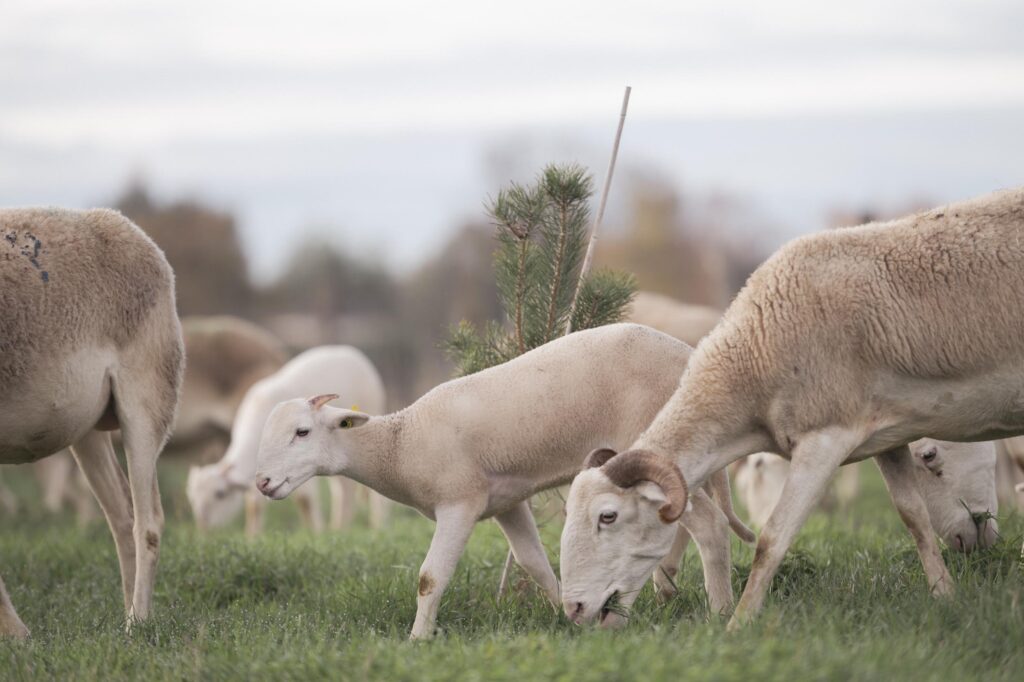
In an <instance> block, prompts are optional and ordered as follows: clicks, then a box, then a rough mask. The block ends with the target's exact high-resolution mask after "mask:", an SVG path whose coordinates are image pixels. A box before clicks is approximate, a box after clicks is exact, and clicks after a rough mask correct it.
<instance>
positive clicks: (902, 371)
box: [561, 189, 1024, 627]
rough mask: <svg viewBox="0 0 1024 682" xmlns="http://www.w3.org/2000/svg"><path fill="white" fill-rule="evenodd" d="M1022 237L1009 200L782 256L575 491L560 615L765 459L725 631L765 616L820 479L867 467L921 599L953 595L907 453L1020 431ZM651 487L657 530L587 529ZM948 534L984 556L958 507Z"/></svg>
mask: <svg viewBox="0 0 1024 682" xmlns="http://www.w3.org/2000/svg"><path fill="white" fill-rule="evenodd" d="M1022 237H1024V190H1019V189H1018V190H1012V191H1006V192H1001V193H996V194H992V195H988V196H985V197H982V198H980V199H975V200H972V201H968V202H964V203H960V204H954V205H950V206H947V207H944V208H939V209H936V210H933V211H929V212H926V213H922V214H919V215H915V216H912V217H909V218H904V219H902V220H897V221H893V222H890V223H883V224H870V225H864V226H861V227H855V228H849V229H845V230H838V231H832V232H826V233H821V234H816V235H811V236H808V237H804V238H801V239H798V240H795V241H794V242H792V243H790V244H789V245H787V246H785V247H783V248H782V249H781V250H780V251H779V252H778V253H776V254H775V255H774V256H772V258H770V259H769V260H768V261H767V262H766V263H764V264H763V265H762V266H761V267H759V268H758V269H757V270H756V271H755V272H754V273H753V274H752V275H751V276H750V279H749V281H748V282H747V285H746V286H745V287H744V289H743V290H742V291H741V292H740V293H739V295H738V296H737V297H736V299H735V301H734V302H733V303H732V305H731V306H730V307H729V309H728V310H727V311H726V312H725V315H724V317H723V319H722V322H721V323H719V325H718V326H717V327H716V328H715V330H714V331H713V332H711V334H710V335H709V336H708V337H707V338H705V339H704V340H703V341H702V342H701V343H700V345H699V346H698V347H697V349H696V351H695V352H694V355H693V358H692V360H691V361H690V364H689V366H688V367H687V370H686V372H685V373H684V375H683V377H682V379H681V381H680V385H679V389H678V390H677V391H676V393H675V395H674V396H673V397H672V398H671V399H670V400H669V401H668V402H667V403H666V405H665V407H664V409H662V411H661V412H660V413H659V414H658V416H657V418H656V419H655V420H654V421H653V422H652V423H651V425H650V427H649V428H648V429H647V430H646V431H645V432H644V433H643V435H642V436H641V437H640V438H638V439H637V440H636V442H635V443H634V444H633V446H632V448H631V449H630V451H629V452H626V453H623V454H621V455H619V456H618V457H615V458H613V459H612V460H611V461H609V462H608V464H606V465H605V466H603V467H600V468H593V469H590V470H588V471H586V472H584V473H582V474H581V475H580V476H579V477H577V479H576V481H575V482H574V484H573V486H572V489H571V490H570V494H569V500H568V505H567V513H568V517H567V521H566V525H565V528H564V531H563V537H562V557H561V558H562V571H563V572H562V578H563V580H564V583H565V600H566V610H567V611H568V612H572V613H576V611H577V610H581V611H582V614H581V615H580V617H579V620H589V619H593V618H595V617H596V616H597V614H598V613H600V610H601V608H602V605H604V604H605V601H606V600H607V599H608V597H609V596H610V595H611V594H612V592H614V591H615V590H616V589H636V588H637V587H639V585H636V584H634V583H633V582H631V580H630V576H636V575H639V574H640V573H641V571H640V570H639V568H638V567H637V566H635V565H634V564H637V563H639V564H644V563H646V564H650V563H652V560H650V559H643V560H640V559H636V558H635V554H636V548H637V547H638V546H639V545H641V544H642V545H643V546H644V547H646V548H649V549H648V550H647V551H646V553H647V554H649V555H651V556H654V555H659V556H660V555H663V554H664V553H665V552H667V551H668V549H669V547H670V545H671V543H672V540H673V535H674V532H673V529H672V527H671V525H670V522H671V521H673V520H674V519H675V518H677V517H678V516H679V514H680V513H681V512H682V510H683V509H684V508H685V506H686V501H687V493H686V490H687V489H686V485H687V483H689V485H690V486H698V485H700V484H702V483H703V482H704V481H705V480H706V479H707V478H708V476H709V475H710V474H711V473H713V472H715V471H718V470H719V469H721V468H722V467H725V466H726V465H728V464H729V463H730V462H732V461H734V460H736V459H738V458H740V457H743V456H746V455H749V454H752V453H754V452H761V451H769V452H777V453H780V454H783V455H785V456H786V457H788V458H789V459H790V461H791V462H792V465H791V467H790V473H789V477H788V478H787V480H786V484H785V486H784V488H783V493H782V497H781V501H780V503H779V505H778V506H777V507H776V508H775V510H774V511H773V512H772V515H771V518H770V519H769V520H768V523H767V524H766V526H765V529H764V532H763V533H762V534H761V537H760V539H759V541H758V549H757V553H756V555H755V558H754V564H753V568H752V571H751V575H750V579H749V580H748V582H747V585H746V588H745V590H744V593H743V597H742V599H741V600H740V603H739V605H738V606H737V609H736V613H735V614H734V616H733V620H732V621H731V623H730V626H731V627H736V626H738V625H739V624H741V623H742V622H744V621H746V620H747V619H749V618H750V617H752V615H753V614H754V613H756V612H757V611H758V610H759V609H760V607H761V604H762V602H763V599H764V595H765V593H766V591H767V589H768V586H769V584H770V582H771V579H772V576H773V575H774V574H775V571H776V569H777V568H778V565H779V563H780V562H781V561H782V558H783V556H784V554H785V552H786V550H787V549H788V547H789V545H790V543H791V542H792V541H793V538H794V537H795V535H796V533H797V531H798V530H799V528H800V527H801V525H802V524H803V522H804V520H805V519H806V518H807V515H808V514H809V513H810V511H811V509H812V508H813V506H814V504H815V503H816V502H817V500H818V499H819V498H820V496H821V495H822V493H823V491H824V489H825V487H826V485H827V483H828V481H829V480H830V478H831V477H832V474H833V472H835V470H836V469H837V468H838V467H839V465H840V464H842V463H844V462H856V461H860V460H862V459H866V458H869V457H875V458H876V461H877V462H878V465H879V467H880V469H881V470H882V474H883V476H884V477H885V480H886V483H887V485H888V487H889V490H890V493H891V497H892V499H893V502H894V503H895V505H896V508H897V510H898V511H899V513H900V516H901V517H902V519H903V520H904V522H905V523H906V525H907V527H908V528H909V529H910V531H911V534H912V535H913V537H914V540H915V542H916V544H917V549H918V552H919V554H920V556H921V560H922V563H923V565H924V570H925V574H926V576H927V578H928V584H929V586H930V588H931V589H932V590H933V591H935V592H936V593H940V594H945V593H949V592H950V591H951V590H952V589H953V583H952V579H951V577H950V575H949V572H948V570H947V569H946V566H945V564H944V563H943V561H942V556H941V554H940V553H939V547H938V544H937V543H936V541H935V538H934V534H933V533H932V531H931V528H930V525H929V519H928V511H927V506H926V504H925V501H924V499H923V497H922V494H921V492H920V491H919V490H918V488H917V487H916V485H915V480H916V479H915V475H914V468H913V467H914V465H913V461H912V459H911V458H910V455H909V452H908V448H907V447H906V444H907V443H909V442H911V441H913V440H915V439H918V438H921V437H924V436H925V435H928V436H931V437H935V438H941V439H943V440H956V441H971V440H991V439H994V438H1001V437H1009V436H1013V435H1017V434H1019V433H1022V432H1024V404H1022V403H1021V399H1020V395H1021V385H1022V383H1024V376H1022V374H1021V368H1022V367H1024V310H1022V305H1021V301H1022V300H1024V249H1021V248H1020V243H1021V239H1022ZM666 469H667V471H666ZM654 476H657V477H658V478H657V480H659V481H663V482H664V483H665V485H666V486H668V487H667V488H666V487H665V486H662V487H661V488H660V490H661V491H662V494H663V495H664V497H665V499H666V503H665V505H664V507H663V508H662V509H661V514H660V518H659V515H657V514H652V513H649V512H645V513H643V514H641V515H639V516H636V517H630V518H627V519H623V522H622V523H618V524H613V525H612V526H608V527H604V526H603V525H602V526H600V528H601V530H602V532H601V533H600V534H598V533H596V532H595V531H596V530H597V529H598V528H599V523H600V522H599V518H598V516H599V515H600V514H602V513H610V512H611V511H613V510H614V508H615V507H616V506H618V505H620V504H627V503H629V504H633V503H634V502H633V501H634V500H635V499H636V498H637V496H638V495H639V494H641V492H640V491H639V490H638V487H637V486H636V485H635V484H636V483H637V482H638V481H644V480H651V478H650V477H654ZM645 477H646V478H645ZM648 494H649V491H648ZM598 501H600V503H598ZM957 525H958V526H959V527H960V531H959V532H960V535H961V542H962V543H963V545H964V547H965V548H968V547H972V546H978V545H981V546H984V545H985V544H986V543H987V542H988V535H987V533H986V532H982V531H981V530H980V529H978V528H977V527H976V525H975V522H974V518H973V517H972V514H971V512H970V511H969V510H964V511H963V513H961V514H960V515H959V520H958V523H957ZM986 527H989V526H988V525H986ZM992 527H993V530H994V524H992ZM606 530H607V531H609V532H604V531H606ZM641 538H647V539H645V540H643V541H641ZM597 566H600V567H601V569H602V570H601V573H600V575H599V576H598V575H596V574H595V567H597Z"/></svg>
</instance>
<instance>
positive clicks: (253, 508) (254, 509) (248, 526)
mask: <svg viewBox="0 0 1024 682" xmlns="http://www.w3.org/2000/svg"><path fill="white" fill-rule="evenodd" d="M266 508H267V498H265V497H263V495H261V494H260V493H259V492H258V491H257V490H256V486H252V487H250V488H246V490H245V534H246V536H247V537H250V538H254V537H256V536H257V535H259V534H260V533H261V532H263V512H264V511H265V510H266Z"/></svg>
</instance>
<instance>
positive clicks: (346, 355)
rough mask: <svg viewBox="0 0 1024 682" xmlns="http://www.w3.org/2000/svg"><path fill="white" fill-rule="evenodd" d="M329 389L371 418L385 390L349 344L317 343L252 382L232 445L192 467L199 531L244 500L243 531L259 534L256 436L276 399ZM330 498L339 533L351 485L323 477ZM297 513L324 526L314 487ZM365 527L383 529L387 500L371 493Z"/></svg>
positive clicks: (190, 489)
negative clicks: (211, 460) (215, 457)
mask: <svg viewBox="0 0 1024 682" xmlns="http://www.w3.org/2000/svg"><path fill="white" fill-rule="evenodd" d="M326 391H334V392H337V393H338V394H340V395H341V396H342V400H344V401H345V404H346V405H347V406H350V405H358V406H359V407H360V408H361V409H364V410H365V411H366V412H367V413H369V414H381V413H383V412H384V407H385V405H384V385H383V384H382V383H381V380H380V375H378V374H377V370H376V369H375V368H374V366H373V364H372V363H371V362H370V361H369V360H368V359H367V358H366V356H365V355H363V354H362V353H361V352H360V351H358V350H356V349H355V348H352V347H351V346H323V347H320V348H314V349H312V350H308V351H306V352H305V353H302V354H300V355H298V356H296V357H295V358H294V359H292V360H291V361H289V362H288V363H287V364H285V365H284V366H283V367H281V368H280V370H279V371H278V372H276V373H274V374H272V375H270V376H267V377H264V378H263V379H260V380H259V381H257V382H255V383H253V384H252V385H251V387H250V388H249V389H248V391H246V392H245V395H244V397H243V398H242V399H241V404H240V405H239V407H238V414H237V417H236V418H235V419H234V425H233V426H232V429H231V444H230V445H229V446H228V450H227V452H226V453H225V454H224V457H223V459H221V460H220V461H219V462H216V463H214V464H210V465H207V466H202V467H196V466H194V467H192V468H191V469H190V471H189V474H188V482H187V485H186V493H187V495H188V499H189V502H190V504H191V505H192V512H193V514H194V515H195V519H196V523H197V524H198V525H199V527H200V528H214V527H217V526H221V525H223V524H225V523H227V522H228V521H230V520H231V519H232V518H233V517H234V515H235V514H236V513H237V512H238V510H239V509H240V508H241V505H242V498H243V495H246V496H247V503H246V532H247V533H249V534H250V535H254V534H256V533H258V532H259V531H260V529H261V527H262V524H263V509H264V506H265V505H266V501H265V500H264V499H263V498H262V496H260V495H259V494H258V493H257V492H256V490H255V488H254V487H253V485H252V484H253V480H254V479H253V477H254V475H255V473H256V450H257V446H258V444H259V438H260V433H261V432H262V431H263V425H264V423H265V422H266V420H267V416H268V415H269V414H270V411H271V410H272V409H273V407H274V406H275V405H276V404H277V403H279V402H282V401H285V400H289V399H292V398H297V397H300V396H308V395H310V394H316V393H324V392H326ZM329 484H330V487H331V493H332V497H333V498H334V499H335V503H334V504H332V518H331V525H332V526H333V527H335V528H341V527H343V526H344V525H346V524H347V523H348V521H349V520H350V519H351V517H352V514H353V504H354V501H355V493H356V484H355V483H354V482H352V481H350V480H348V479H341V478H334V479H330V480H329ZM297 501H298V503H299V509H300V511H301V513H302V515H303V518H304V520H305V521H306V524H307V525H308V526H310V527H311V528H312V529H313V530H314V531H316V532H319V531H320V530H322V528H323V521H322V519H321V515H320V502H319V494H318V488H317V486H316V485H315V484H313V485H309V486H305V487H304V488H303V489H302V490H301V491H300V493H299V496H298V499H297ZM370 512H371V523H372V525H373V526H374V527H375V528H376V527H379V526H380V525H382V524H383V522H384V519H385V516H386V513H387V506H386V501H385V500H384V499H383V498H382V497H381V496H380V495H377V494H374V493H371V496H370Z"/></svg>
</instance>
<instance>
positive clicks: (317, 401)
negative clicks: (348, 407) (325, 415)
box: [309, 393, 340, 410]
mask: <svg viewBox="0 0 1024 682" xmlns="http://www.w3.org/2000/svg"><path fill="white" fill-rule="evenodd" d="M339 397H340V396H339V395H338V394H337V393H325V394H324V395H318V396H316V397H314V398H310V399H309V406H310V407H312V408H313V409H314V410H319V409H320V408H321V407H323V406H324V405H326V404H327V403H329V402H331V401H332V400H337V399H338V398H339Z"/></svg>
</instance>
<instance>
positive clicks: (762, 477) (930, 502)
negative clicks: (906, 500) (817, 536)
mask: <svg viewBox="0 0 1024 682" xmlns="http://www.w3.org/2000/svg"><path fill="white" fill-rule="evenodd" d="M909 448H910V454H911V456H912V460H913V462H914V475H915V478H916V483H917V488H918V490H919V491H920V492H921V494H922V497H924V501H925V504H926V505H927V507H928V518H929V519H930V520H931V525H932V528H933V529H934V530H935V532H936V533H938V535H939V537H941V538H943V539H944V540H945V541H946V543H947V544H948V545H949V546H950V547H952V548H953V549H955V550H958V551H965V550H966V549H968V547H967V546H965V545H964V539H963V536H962V535H961V531H962V526H961V520H962V515H963V513H964V511H965V509H968V510H976V511H978V512H979V513H983V512H987V513H988V514H993V515H994V514H995V513H996V512H997V511H998V508H999V501H998V499H997V497H996V487H995V468H996V446H995V443H992V442H990V441H982V442H980V443H952V442H949V441H940V440H933V439H931V438H922V439H921V440H916V441H914V442H913V443H911V444H910V445H909ZM741 461H742V464H743V466H741V467H740V468H739V469H737V470H736V472H735V477H734V479H733V480H734V482H735V486H736V493H737V495H739V497H740V499H741V500H743V504H744V506H745V507H746V508H747V512H748V513H749V515H750V520H751V522H752V523H753V525H754V526H756V527H757V528H763V527H764V525H765V524H766V523H767V522H768V519H769V517H770V516H771V513H772V510H773V509H774V508H775V505H776V504H778V501H779V497H780V496H781V495H782V489H783V486H784V485H785V483H786V476H788V475H789V461H788V460H786V459H785V458H783V457H779V456H778V455H773V454H770V453H767V452H759V453H756V454H753V455H750V456H749V457H747V458H745V459H744V460H741ZM856 466H857V465H855V464H851V465H847V466H845V467H843V468H842V469H840V475H842V473H843V472H844V471H846V470H849V469H854V468H855V467H856ZM837 482H838V479H837ZM985 515H986V516H987V514H985ZM981 530H982V533H983V534H984V535H983V537H982V538H981V540H980V541H981V544H982V545H983V546H988V545H991V544H993V543H994V542H995V541H996V527H995V526H994V525H993V524H989V523H986V524H985V525H984V526H983V528H982V529H981Z"/></svg>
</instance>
